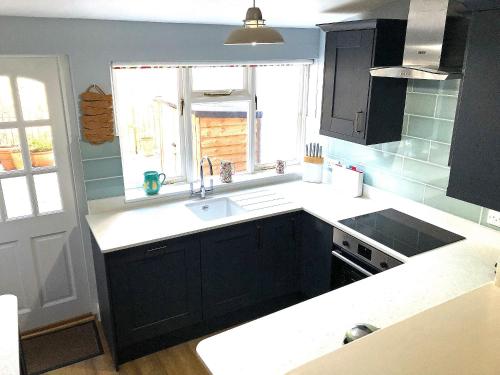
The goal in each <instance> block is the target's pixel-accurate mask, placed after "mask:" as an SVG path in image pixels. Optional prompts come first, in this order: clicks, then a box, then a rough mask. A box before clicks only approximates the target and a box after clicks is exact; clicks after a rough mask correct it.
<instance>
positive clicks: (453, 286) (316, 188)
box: [87, 182, 500, 375]
mask: <svg viewBox="0 0 500 375" xmlns="http://www.w3.org/2000/svg"><path fill="white" fill-rule="evenodd" d="M252 194H253V195H254V196H255V199H256V200H259V199H260V202H261V203H257V204H256V206H255V207H254V208H255V209H253V210H251V211H249V212H247V213H244V214H242V215H237V216H233V217H230V218H225V219H219V220H213V221H208V222H207V221H202V220H200V219H198V218H197V217H196V216H195V215H194V214H192V213H191V212H189V211H188V210H187V209H186V207H184V205H185V203H186V201H178V202H172V203H163V204H158V205H150V206H147V207H143V208H134V209H130V210H121V211H113V212H103V213H100V214H95V215H89V216H88V217H87V220H88V222H89V225H90V227H91V229H92V231H93V233H94V235H95V237H96V239H97V241H98V243H99V245H100V247H101V250H102V251H103V252H108V251H115V250H119V249H122V248H125V247H128V246H132V245H136V244H141V243H147V242H154V241H157V240H161V239H166V238H172V237H177V236H181V235H185V234H189V233H195V232H199V231H203V230H209V229H213V228H218V227H223V226H226V225H231V224H235V223H238V222H243V221H250V220H255V219H258V218H262V217H266V216H273V215H277V214H281V213H285V212H291V211H297V210H301V209H303V210H305V211H307V212H309V213H310V214H312V215H314V216H316V217H318V218H319V219H322V220H324V221H326V222H328V223H330V224H332V225H334V226H337V227H339V228H340V229H343V230H345V231H346V232H348V233H351V234H352V233H353V231H352V230H351V229H350V228H347V227H345V226H343V225H341V224H340V223H338V220H341V219H345V218H348V217H352V216H356V215H360V214H364V213H368V212H372V211H376V210H381V209H385V208H389V207H392V208H395V209H398V210H400V211H402V212H406V213H408V214H410V215H412V216H415V217H417V218H419V219H422V220H425V221H427V222H430V223H432V224H434V225H438V226H440V227H442V228H444V229H447V230H450V231H453V232H455V233H458V234H461V235H463V236H465V237H466V240H463V241H460V242H457V243H454V244H451V245H447V246H444V247H442V248H439V249H436V250H433V251H430V252H427V253H424V254H421V255H418V256H415V257H412V258H409V259H408V258H406V257H404V256H402V255H400V254H398V253H395V252H394V251H392V250H390V249H388V248H385V247H383V246H382V247H381V246H380V245H378V247H379V248H381V249H382V250H385V251H386V252H387V253H388V254H390V255H392V256H394V257H396V258H399V259H400V260H402V261H404V262H406V263H405V264H404V265H402V266H399V267H396V268H393V269H391V270H389V271H386V272H383V273H380V274H377V275H375V276H372V277H370V278H367V279H364V280H361V281H359V282H357V283H354V284H351V285H348V286H346V287H344V288H341V289H337V290H335V291H332V292H329V293H326V294H324V295H322V296H319V297H316V298H313V299H310V300H308V301H305V302H303V303H300V304H297V305H295V306H292V307H289V308H287V309H284V310H281V311H279V312H276V313H274V314H271V315H268V316H265V317H263V318H260V319H257V320H255V321H252V322H249V323H247V324H244V325H241V326H239V327H236V328H234V329H231V330H228V331H225V332H223V333H221V334H218V335H215V336H212V337H210V338H208V339H205V340H203V341H201V342H200V344H199V345H198V347H197V352H198V354H199V356H200V357H201V358H202V360H203V361H204V363H205V364H206V366H207V368H208V369H209V370H210V371H211V372H212V373H213V374H214V375H226V374H227V375H234V374H238V375H245V374H252V375H253V374H259V375H266V374H273V375H275V374H284V373H286V372H288V371H290V370H293V369H294V368H296V367H298V366H300V365H302V364H304V363H306V362H309V361H311V360H313V359H315V358H318V357H320V356H322V355H324V354H327V353H329V352H332V351H334V350H336V349H338V348H339V347H341V343H342V339H343V336H344V333H345V331H346V330H347V329H348V328H350V327H351V326H353V325H354V324H356V323H359V322H367V323H372V324H374V325H376V326H378V327H381V328H383V327H387V326H389V325H391V324H394V323H396V322H398V321H401V320H404V319H406V318H408V317H410V316H413V315H415V314H417V313H419V312H421V311H423V310H426V309H428V308H430V307H433V306H436V305H438V304H440V303H443V302H445V301H448V300H450V299H452V298H455V297H457V296H459V295H462V294H464V293H466V292H469V291H471V290H473V289H476V288H478V287H480V286H482V285H484V284H485V283H487V282H490V281H492V280H493V279H494V264H495V262H496V261H497V260H498V259H499V257H500V232H496V231H494V230H491V229H488V228H485V227H482V226H480V225H478V224H475V223H472V222H470V221H467V220H464V219H461V218H459V217H456V216H453V215H450V214H447V213H445V212H443V211H439V210H436V209H433V208H431V207H428V206H425V205H422V204H419V203H416V202H412V201H409V200H406V199H403V198H400V197H397V196H395V195H393V194H389V193H385V192H381V191H379V190H376V189H373V188H367V189H365V196H364V197H363V198H346V197H342V196H339V195H338V194H337V193H335V192H334V191H333V190H332V187H331V185H328V184H319V185H317V184H308V183H304V182H292V183H286V184H279V185H273V186H267V187H264V188H261V189H252V190H242V191H239V192H237V193H229V194H221V195H217V197H219V196H231V197H234V199H235V200H236V201H237V200H238V199H242V198H241V197H246V198H245V199H248V198H249V197H250V198H252ZM272 194H274V195H275V198H273V201H274V203H273V204H272V205H266V203H265V202H264V203H262V196H268V197H269V196H271V195H272ZM141 223H147V225H141ZM151 223H152V224H151ZM138 228H140V230H138ZM357 237H358V238H360V239H361V240H362V241H364V242H366V243H368V244H373V241H372V240H371V239H369V238H367V237H364V236H362V235H358V236H357Z"/></svg>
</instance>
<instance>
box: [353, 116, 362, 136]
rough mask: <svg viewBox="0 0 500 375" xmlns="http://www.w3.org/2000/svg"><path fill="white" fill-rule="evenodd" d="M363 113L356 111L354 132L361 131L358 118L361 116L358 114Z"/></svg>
mask: <svg viewBox="0 0 500 375" xmlns="http://www.w3.org/2000/svg"><path fill="white" fill-rule="evenodd" d="M362 114H363V111H358V112H356V118H355V119H354V130H355V131H356V133H361V132H362V131H363V129H361V130H360V129H359V118H360V117H361V116H360V115H362Z"/></svg>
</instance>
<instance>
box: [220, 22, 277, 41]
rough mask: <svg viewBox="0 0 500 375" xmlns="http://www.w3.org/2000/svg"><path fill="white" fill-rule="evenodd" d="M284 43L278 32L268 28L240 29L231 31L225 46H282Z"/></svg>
mask: <svg viewBox="0 0 500 375" xmlns="http://www.w3.org/2000/svg"><path fill="white" fill-rule="evenodd" d="M284 42H285V41H284V40H283V37H282V36H281V34H280V33H279V32H277V31H276V30H274V29H273V28H270V27H265V26H264V27H263V26H260V27H240V28H238V29H236V30H233V31H232V32H231V33H230V34H229V36H228V38H227V39H226V41H225V42H224V44H225V45H238V44H250V45H256V44H283V43H284Z"/></svg>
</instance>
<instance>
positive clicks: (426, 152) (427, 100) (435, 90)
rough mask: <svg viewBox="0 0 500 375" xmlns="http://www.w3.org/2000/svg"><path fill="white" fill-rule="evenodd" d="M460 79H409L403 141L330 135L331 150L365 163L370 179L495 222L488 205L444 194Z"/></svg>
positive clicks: (395, 190)
mask: <svg viewBox="0 0 500 375" xmlns="http://www.w3.org/2000/svg"><path fill="white" fill-rule="evenodd" d="M459 85H460V81H459V80H451V81H442V82H439V81H423V80H415V81H411V80H410V81H409V82H408V90H407V95H406V108H405V116H404V123H403V133H402V140H401V141H400V142H391V143H384V144H379V145H374V146H362V145H358V144H355V143H350V142H346V141H342V140H339V139H333V138H329V140H328V156H329V157H331V158H333V159H337V160H339V161H341V162H342V164H348V165H355V166H357V167H359V168H360V169H362V170H363V171H364V172H365V183H366V184H368V185H371V186H374V187H377V188H381V189H384V190H388V191H391V192H393V193H396V194H399V195H401V196H404V197H406V198H409V199H412V200H415V201H417V202H421V203H424V204H427V205H429V206H432V207H435V208H438V209H440V210H443V211H446V212H449V213H452V214H454V215H457V216H461V217H463V218H465V219H468V220H471V221H475V222H479V223H481V224H483V225H486V226H488V227H491V226H489V225H488V224H486V215H487V209H483V208H482V207H480V206H476V205H474V204H470V203H467V202H463V201H460V200H457V199H454V198H450V197H447V196H446V188H447V186H448V178H449V174H450V168H449V167H448V157H449V154H450V144H451V137H452V134H453V120H454V118H455V110H456V106H457V97H458V89H459ZM492 228H495V227H492ZM495 229H499V228H495Z"/></svg>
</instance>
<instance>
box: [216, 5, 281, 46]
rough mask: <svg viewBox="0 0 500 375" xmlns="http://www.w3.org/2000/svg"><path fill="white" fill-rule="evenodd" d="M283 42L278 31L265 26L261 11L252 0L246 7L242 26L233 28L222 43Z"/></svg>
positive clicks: (253, 43)
mask: <svg viewBox="0 0 500 375" xmlns="http://www.w3.org/2000/svg"><path fill="white" fill-rule="evenodd" d="M284 42H285V41H284V40H283V37H282V36H281V34H280V33H279V32H278V31H276V30H275V29H273V28H272V27H267V26H266V23H265V20H264V19H263V18H262V12H261V11H260V9H259V8H257V7H256V6H255V0H253V7H252V8H248V10H247V15H246V17H245V20H244V21H243V27H240V28H238V29H236V30H233V31H232V32H231V34H229V36H228V37H227V39H226V41H225V42H224V44H225V45H245V44H250V45H253V46H255V45H257V44H283V43H284Z"/></svg>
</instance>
